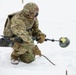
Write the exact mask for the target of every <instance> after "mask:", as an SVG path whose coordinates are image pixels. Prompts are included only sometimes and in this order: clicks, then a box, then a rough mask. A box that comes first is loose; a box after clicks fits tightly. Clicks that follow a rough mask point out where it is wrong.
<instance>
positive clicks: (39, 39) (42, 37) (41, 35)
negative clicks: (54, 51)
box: [37, 34, 46, 43]
mask: <svg viewBox="0 0 76 75" xmlns="http://www.w3.org/2000/svg"><path fill="white" fill-rule="evenodd" d="M45 37H46V35H45V34H40V35H39V36H38V40H37V41H38V43H43V42H44V41H45Z"/></svg>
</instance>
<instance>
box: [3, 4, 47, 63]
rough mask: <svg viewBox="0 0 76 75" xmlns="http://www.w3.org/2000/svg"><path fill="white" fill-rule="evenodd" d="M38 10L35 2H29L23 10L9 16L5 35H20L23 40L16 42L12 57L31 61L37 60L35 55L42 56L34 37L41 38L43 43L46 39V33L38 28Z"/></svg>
mask: <svg viewBox="0 0 76 75" xmlns="http://www.w3.org/2000/svg"><path fill="white" fill-rule="evenodd" d="M38 11H39V9H38V7H37V5H36V4H35V3H27V4H26V5H25V6H24V8H23V10H21V11H20V12H17V13H14V14H11V15H9V16H8V18H7V20H6V23H5V27H4V35H5V36H12V37H13V36H18V37H20V38H21V39H22V40H23V42H22V43H19V42H15V43H14V46H13V47H12V48H13V49H14V51H13V52H12V54H11V59H14V60H18V59H20V60H21V61H23V62H26V63H30V62H32V61H34V60H35V55H39V56H41V51H40V50H39V48H38V47H37V45H35V44H34V40H33V39H32V37H37V38H39V39H40V40H38V42H39V43H43V42H44V39H45V34H43V33H42V32H41V31H40V30H39V28H38V25H39V24H38V19H37V17H36V16H37V14H38ZM30 15H31V17H30Z"/></svg>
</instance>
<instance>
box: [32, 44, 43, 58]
mask: <svg viewBox="0 0 76 75" xmlns="http://www.w3.org/2000/svg"><path fill="white" fill-rule="evenodd" d="M33 53H34V54H35V55H39V56H40V57H41V55H42V54H41V51H40V49H39V48H38V46H37V45H35V47H34V48H33Z"/></svg>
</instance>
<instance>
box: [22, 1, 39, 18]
mask: <svg viewBox="0 0 76 75" xmlns="http://www.w3.org/2000/svg"><path fill="white" fill-rule="evenodd" d="M23 12H24V14H25V15H26V16H27V17H28V18H34V17H36V16H37V15H38V12H39V8H38V6H37V5H36V4H35V3H33V2H29V3H27V4H26V5H25V6H24V7H23Z"/></svg>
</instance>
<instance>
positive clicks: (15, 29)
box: [3, 11, 43, 42]
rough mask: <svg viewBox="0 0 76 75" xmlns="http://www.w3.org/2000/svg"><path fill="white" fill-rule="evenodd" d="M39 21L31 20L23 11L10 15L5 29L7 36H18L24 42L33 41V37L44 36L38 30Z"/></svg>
mask: <svg viewBox="0 0 76 75" xmlns="http://www.w3.org/2000/svg"><path fill="white" fill-rule="evenodd" d="M38 25H39V24H38V19H37V18H35V19H33V20H29V19H27V18H26V16H24V13H23V12H22V11H20V12H17V13H14V14H11V15H8V18H7V20H6V23H5V27H4V32H3V33H4V35H5V36H13V35H16V36H18V37H20V38H21V39H22V40H23V41H25V42H29V40H30V41H32V38H31V37H35V36H37V37H38V36H39V35H40V34H43V33H42V32H41V31H40V30H39V28H38Z"/></svg>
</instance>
